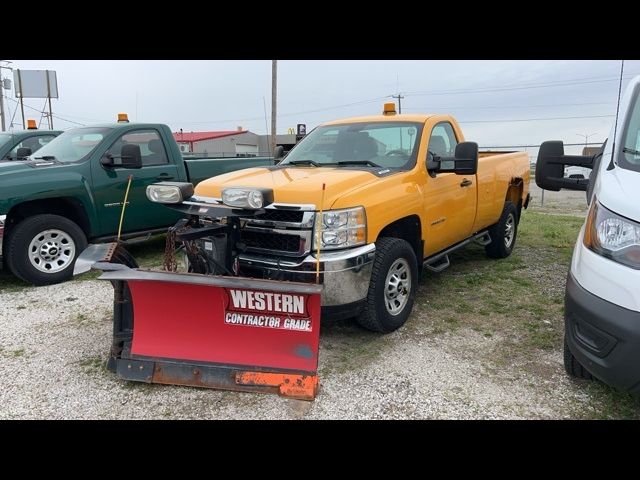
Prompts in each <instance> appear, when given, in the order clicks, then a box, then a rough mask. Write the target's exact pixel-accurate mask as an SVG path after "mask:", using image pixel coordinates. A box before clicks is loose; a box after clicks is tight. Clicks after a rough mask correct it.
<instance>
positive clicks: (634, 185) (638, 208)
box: [595, 161, 640, 222]
mask: <svg viewBox="0 0 640 480" xmlns="http://www.w3.org/2000/svg"><path fill="white" fill-rule="evenodd" d="M602 163H604V164H608V163H609V162H605V161H603V162H602ZM599 180H600V186H599V187H598V188H596V191H595V195H596V196H597V197H598V201H599V202H600V203H601V204H602V205H604V206H605V207H606V208H608V209H609V210H611V211H612V212H615V213H617V214H618V215H622V216H623V217H627V218H629V219H630V220H634V221H636V222H640V189H639V188H638V186H639V185H640V173H639V172H634V171H633V170H627V169H624V168H620V167H615V168H614V169H613V170H607V169H606V167H604V168H603V169H602V170H601V171H600V179H599Z"/></svg>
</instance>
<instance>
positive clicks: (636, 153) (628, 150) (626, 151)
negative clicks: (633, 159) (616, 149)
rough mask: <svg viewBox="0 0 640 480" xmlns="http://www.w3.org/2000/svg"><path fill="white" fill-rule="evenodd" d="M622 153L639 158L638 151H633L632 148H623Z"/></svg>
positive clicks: (639, 152)
mask: <svg viewBox="0 0 640 480" xmlns="http://www.w3.org/2000/svg"><path fill="white" fill-rule="evenodd" d="M622 151H623V152H624V153H630V154H631V155H637V156H639V157H640V151H638V150H634V149H633V148H627V147H624V148H623V149H622Z"/></svg>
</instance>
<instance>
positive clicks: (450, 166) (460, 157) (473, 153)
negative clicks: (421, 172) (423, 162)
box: [427, 142, 478, 175]
mask: <svg viewBox="0 0 640 480" xmlns="http://www.w3.org/2000/svg"><path fill="white" fill-rule="evenodd" d="M427 170H428V171H429V173H447V172H451V173H455V174H456V175H475V174H476V172H477V171H478V144H477V143H476V142H462V143H459V144H458V145H456V152H455V156H453V157H439V156H437V155H436V156H433V157H430V158H429V160H428V161H427Z"/></svg>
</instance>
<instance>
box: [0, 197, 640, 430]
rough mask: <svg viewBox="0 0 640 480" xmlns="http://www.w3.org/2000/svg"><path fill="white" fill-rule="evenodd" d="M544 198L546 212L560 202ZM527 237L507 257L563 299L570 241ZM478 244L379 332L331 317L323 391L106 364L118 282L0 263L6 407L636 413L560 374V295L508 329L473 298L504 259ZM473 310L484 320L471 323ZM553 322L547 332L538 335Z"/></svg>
mask: <svg viewBox="0 0 640 480" xmlns="http://www.w3.org/2000/svg"><path fill="white" fill-rule="evenodd" d="M545 195H546V194H545ZM580 200H581V201H582V202H584V197H583V196H582V197H580ZM547 201H548V202H549V203H548V204H547V207H546V209H544V210H542V211H547V210H549V212H548V213H552V211H553V210H554V209H553V208H550V205H553V203H552V202H551V200H548V198H545V202H547ZM562 201H564V200H562ZM535 203H536V197H535V194H534V201H533V202H532V208H531V209H532V210H534V211H536V210H539V211H540V209H538V208H536V206H535ZM574 206H575V213H580V212H583V211H584V209H583V210H582V211H580V210H579V205H578V204H577V201H576V202H575V204H574ZM539 217H544V216H539ZM556 218H557V217H556ZM526 220H527V217H526V216H525V217H524V218H523V223H524V222H525V221H526ZM579 223H580V222H579V221H574V224H575V225H579ZM576 228H577V227H576ZM571 235H573V233H571ZM528 238H533V237H527V235H525V234H524V233H523V236H522V239H521V240H519V241H520V242H521V243H520V245H519V248H518V247H516V252H515V253H514V255H512V257H510V259H512V260H511V261H512V264H513V268H516V269H521V271H522V272H524V273H522V274H521V275H523V276H527V278H532V279H533V280H532V282H533V284H532V285H534V288H538V289H540V290H541V291H542V292H543V293H542V294H543V295H545V297H544V298H549V303H550V304H553V303H554V302H555V303H556V304H559V303H561V298H562V293H563V290H564V277H565V275H566V269H567V262H568V260H567V258H566V257H567V255H566V251H563V252H562V255H563V256H559V257H558V258H559V259H560V258H562V259H563V260H558V261H553V262H548V263H545V264H544V265H542V264H539V263H538V261H537V257H536V255H538V254H539V252H540V251H539V250H535V249H534V247H533V245H534V243H530V244H531V245H532V246H531V247H529V246H527V243H526V242H533V240H531V239H528ZM574 238H575V237H574ZM567 245H570V244H567ZM536 248H538V247H536ZM567 248H569V247H566V248H565V250H566V249H567ZM469 251H470V252H469V253H466V254H460V255H457V256H456V257H454V258H452V261H453V263H454V264H453V265H452V267H451V268H450V269H449V270H448V271H445V272H444V273H443V274H440V275H439V276H438V277H436V276H435V274H431V273H427V274H425V277H424V278H423V281H422V282H421V286H420V291H419V295H418V301H417V303H416V307H415V309H414V313H413V315H412V318H411V319H410V320H409V322H408V323H407V325H405V327H403V328H402V329H400V330H399V331H397V332H395V333H393V334H390V335H385V336H381V335H378V334H373V333H369V332H366V331H363V330H362V329H360V328H359V327H357V326H356V325H354V324H353V323H351V322H340V323H334V324H329V325H323V331H322V335H321V351H320V379H321V390H320V393H319V395H318V397H317V399H316V401H315V402H304V401H296V400H287V399H283V398H280V397H277V396H275V395H264V394H248V393H235V392H220V391H213V390H206V389H196V388H187V387H173V386H164V385H147V384H141V383H133V382H125V381H122V380H119V379H117V378H116V376H115V375H114V374H112V373H111V372H108V371H106V370H105V369H104V360H105V358H106V356H107V353H108V350H109V346H110V340H111V302H112V288H111V285H110V284H109V283H107V282H102V281H99V280H95V279H92V278H91V277H89V278H87V279H83V278H82V277H81V278H80V279H77V280H74V281H72V282H67V283H65V284H61V285H54V286H49V287H40V288H34V287H26V288H25V287H24V286H22V285H21V284H19V283H18V282H16V283H12V282H13V281H12V280H11V279H9V277H8V276H7V274H6V273H1V274H0V288H2V290H1V291H0V370H1V372H2V375H1V376H0V405H1V407H0V418H2V419H11V418H54V419H57V418H86V419H107V418H120V419H128V418H136V419H137V418H141V419H150V418H160V419H163V418H170V419H178V418H196V419H199V418H203V419H204V418H214V419H217V418H220V419H229V418H234V419H235V418H238V419H244V418H259V419H297V418H310V419H324V418H329V419H341V418H356V419H363V418H376V419H377V418H400V419H407V418H437V419H467V418H469V419H477V418H481V419H483V418H500V419H502V418H509V419H519V418H621V417H624V418H638V417H640V404H639V403H638V401H637V400H636V399H632V398H630V397H628V396H626V395H624V394H619V393H617V392H613V391H612V390H611V389H608V387H605V386H603V385H601V384H598V383H590V382H582V381H575V380H571V379H569V378H568V377H567V376H566V375H565V374H564V370H563V367H562V352H561V348H560V347H559V343H558V342H560V341H561V340H559V339H561V333H560V332H561V328H562V316H561V305H555V306H553V305H552V307H553V310H552V311H553V312H555V313H554V314H553V315H552V316H549V315H548V314H547V313H545V312H546V311H545V312H543V314H541V315H539V316H535V313H536V312H535V311H534V310H535V309H534V308H533V307H527V308H529V310H531V311H527V312H523V311H522V312H517V315H520V316H519V317H518V318H520V319H525V320H526V321H527V322H529V323H524V325H525V326H527V325H529V324H531V325H532V327H530V328H531V330H532V332H533V331H534V330H535V332H534V333H535V334H536V335H537V336H535V337H531V336H527V335H528V334H527V331H526V329H525V330H513V328H512V326H511V323H513V322H512V321H511V318H512V316H511V315H512V313H511V312H510V311H509V310H508V309H506V310H504V309H503V310H501V309H500V308H499V307H497V306H496V307H495V308H496V309H497V310H495V311H492V312H487V311H485V310H484V308H488V307H486V306H474V305H476V304H477V305H484V303H487V302H489V301H490V300H492V299H493V296H491V295H486V292H487V291H490V290H487V288H489V289H490V288H491V282H492V279H491V278H490V277H489V276H488V275H483V274H482V273H480V274H478V273H477V271H478V266H480V267H482V268H494V266H495V268H503V267H504V264H502V267H500V265H501V264H500V262H495V263H493V264H488V263H487V261H486V260H485V259H484V258H483V253H482V251H481V248H480V247H479V246H473V247H470V248H469ZM518 262H519V263H518ZM486 265H489V266H488V267H487V266H486ZM509 265H511V264H509ZM519 271H520V270H518V272H519ZM505 275H506V274H505ZM519 275H520V273H519ZM536 279H540V281H539V283H536V282H537V281H538V280H536ZM454 285H464V286H465V287H464V289H465V290H464V292H466V293H465V295H466V296H467V297H468V298H466V299H465V300H468V301H469V302H470V303H469V307H468V308H469V310H468V312H467V313H464V312H466V310H464V309H462V308H460V309H459V308H458V307H459V305H458V303H457V302H459V299H460V298H461V297H462V296H463V295H462V294H461V293H460V292H461V291H460V290H455V289H454V287H453V286H454ZM455 288H458V287H455ZM527 288H529V287H527ZM434 292H435V293H434ZM496 292H497V290H496ZM503 293H504V292H503ZM496 294H497V293H496ZM507 295H508V292H507ZM483 302H484V303H483ZM490 303H491V302H489V303H487V305H488V304H490ZM461 305H464V302H463V303H462V304H461ZM465 308H466V307H465ZM550 308H551V307H550ZM452 309H453V310H452ZM524 309H525V308H524V307H522V308H520V310H524ZM550 311H551V310H550ZM495 312H498V313H495ZM515 314H516V313H513V315H515ZM467 317H469V318H470V319H471V320H470V322H473V321H475V322H479V323H476V324H474V323H464V322H463V321H462V319H463V318H467ZM513 318H515V317H513ZM477 325H480V326H481V327H479V328H478V327H477ZM485 325H486V326H485ZM454 327H455V328H454ZM534 327H535V328H534ZM526 328H529V327H526ZM539 328H540V329H539ZM547 331H548V332H549V335H550V336H549V341H548V342H547V343H541V342H542V341H541V340H540V338H542V339H544V338H546V337H542V336H540V335H541V332H542V333H544V332H547ZM545 334H546V333H545ZM532 339H533V340H536V341H538V343H532V341H533V340H532ZM523 345H529V346H528V347H526V349H525V347H523Z"/></svg>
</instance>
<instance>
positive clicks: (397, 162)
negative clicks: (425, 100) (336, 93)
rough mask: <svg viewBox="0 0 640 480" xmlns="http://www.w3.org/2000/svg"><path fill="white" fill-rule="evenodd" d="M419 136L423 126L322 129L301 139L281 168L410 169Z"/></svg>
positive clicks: (394, 124)
mask: <svg viewBox="0 0 640 480" xmlns="http://www.w3.org/2000/svg"><path fill="white" fill-rule="evenodd" d="M421 134H422V123H416V122H368V123H367V122H362V123H347V124H340V125H324V126H321V127H318V128H316V129H315V130H313V131H312V132H311V133H309V135H307V136H306V137H305V138H304V139H302V140H301V141H300V143H299V144H298V145H296V146H295V148H294V149H293V150H291V152H290V153H289V154H288V155H287V157H286V158H285V159H284V160H283V161H282V162H281V163H280V165H287V164H291V165H297V166H310V165H313V166H323V165H331V166H345V167H346V166H353V165H361V166H364V167H375V166H379V167H385V168H397V169H407V168H412V167H413V166H414V165H415V163H416V155H417V153H418V146H419V144H420V135H421Z"/></svg>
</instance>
